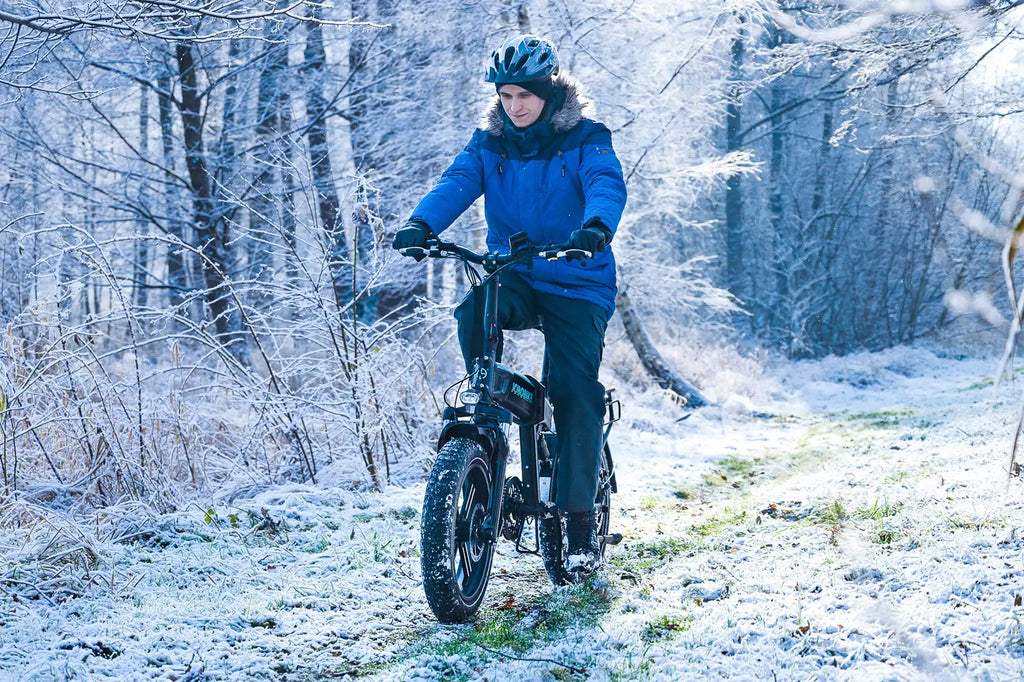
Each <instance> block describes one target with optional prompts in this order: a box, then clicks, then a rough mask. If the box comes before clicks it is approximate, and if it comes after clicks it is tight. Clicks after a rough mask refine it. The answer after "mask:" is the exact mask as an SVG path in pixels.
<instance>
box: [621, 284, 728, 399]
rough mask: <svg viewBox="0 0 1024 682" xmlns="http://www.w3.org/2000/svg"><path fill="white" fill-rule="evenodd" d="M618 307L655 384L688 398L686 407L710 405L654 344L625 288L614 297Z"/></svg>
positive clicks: (623, 323) (628, 334) (630, 339)
mask: <svg viewBox="0 0 1024 682" xmlns="http://www.w3.org/2000/svg"><path fill="white" fill-rule="evenodd" d="M615 309H616V310H617V311H618V312H619V315H621V316H622V326H624V327H625V328H626V336H628V337H629V341H630V343H632V344H633V348H634V349H635V350H636V354H637V355H639V356H640V362H641V363H642V364H643V366H644V369H646V370H647V373H648V374H650V375H651V378H652V379H654V381H655V383H657V384H658V386H661V387H662V388H664V389H668V390H670V391H672V392H673V393H675V394H676V395H678V396H679V397H680V398H682V399H683V400H684V401H686V406H687V407H705V406H707V405H709V404H710V403H709V402H708V399H707V398H705V397H704V395H703V394H702V393H701V392H700V391H699V390H697V388H696V387H694V386H693V384H691V383H690V382H689V381H687V380H686V379H684V378H683V377H681V376H679V374H678V373H677V372H676V371H675V370H674V369H672V367H670V366H669V364H668V363H667V362H665V359H664V358H662V357H661V353H659V352H658V349H657V348H655V347H654V344H653V343H651V339H650V338H649V337H648V336H647V332H645V331H644V327H643V323H642V322H641V321H640V318H639V317H638V316H637V314H636V310H635V309H634V308H633V304H632V303H631V302H630V300H629V296H628V295H627V294H626V292H625V290H623V289H620V290H619V293H618V295H617V296H616V297H615Z"/></svg>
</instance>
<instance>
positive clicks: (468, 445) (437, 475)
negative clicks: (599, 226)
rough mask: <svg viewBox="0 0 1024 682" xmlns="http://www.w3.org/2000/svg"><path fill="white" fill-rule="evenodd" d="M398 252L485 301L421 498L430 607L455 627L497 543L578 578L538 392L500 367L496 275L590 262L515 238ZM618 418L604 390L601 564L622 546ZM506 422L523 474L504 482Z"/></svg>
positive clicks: (476, 604) (552, 437)
mask: <svg viewBox="0 0 1024 682" xmlns="http://www.w3.org/2000/svg"><path fill="white" fill-rule="evenodd" d="M401 253H402V254H403V255H406V256H411V257H413V258H416V259H417V260H422V259H423V258H424V257H431V258H454V259H457V260H460V261H462V263H463V265H464V266H465V268H466V271H467V274H468V275H469V278H470V281H471V282H472V284H473V288H474V291H475V293H476V295H478V296H482V300H483V301H484V305H483V307H482V310H480V311H479V312H478V314H477V315H476V319H474V324H475V325H476V328H477V329H478V330H480V332H481V333H482V335H481V337H480V338H482V340H483V344H482V346H483V347H482V349H478V351H477V354H476V355H475V357H473V359H472V361H471V362H470V367H471V371H470V373H469V375H468V376H467V377H466V378H465V379H463V380H462V382H460V383H459V384H457V385H456V386H457V387H463V386H466V384H467V382H468V388H467V389H466V390H464V391H462V392H461V393H460V392H459V391H457V390H456V391H455V393H456V394H457V395H456V398H455V399H453V400H450V401H449V400H448V394H447V393H446V398H445V403H446V405H447V406H446V408H445V410H444V413H443V426H442V429H441V435H440V438H439V439H438V443H437V449H438V455H437V459H436V460H435V462H434V466H433V469H432V470H431V473H430V479H429V480H428V482H427V488H426V494H425V495H424V499H423V518H422V524H421V538H420V548H421V568H422V573H423V589H424V592H425V593H426V596H427V602H428V603H429V604H430V608H431V609H432V610H433V612H434V615H436V616H437V618H438V620H440V621H441V622H445V623H462V622H465V621H466V620H467V619H468V618H469V617H471V616H472V615H473V614H474V613H476V611H477V609H479V608H480V604H481V602H482V601H483V597H484V592H485V590H486V589H487V582H488V580H489V578H490V573H491V561H492V559H493V557H494V549H495V545H496V543H497V540H498V538H499V537H502V538H505V539H506V540H509V541H511V542H514V543H515V549H516V551H517V552H521V553H524V554H539V555H540V556H541V558H542V559H543V562H544V568H545V569H546V571H547V573H548V577H549V578H550V579H551V581H552V582H553V583H554V584H555V585H564V584H566V583H569V582H571V581H573V580H574V578H575V575H574V574H573V573H572V572H570V571H569V570H567V569H566V566H565V558H566V543H565V541H564V538H565V514H563V513H562V512H560V511H559V509H558V508H557V507H556V506H555V504H554V500H555V481H556V473H557V470H558V462H557V459H556V452H557V447H556V446H557V438H558V436H557V435H556V434H555V432H554V430H553V428H552V426H553V422H552V419H551V409H550V405H549V403H548V401H547V397H546V396H547V391H546V388H545V385H544V384H543V383H542V382H540V381H538V380H537V379H535V378H533V377H531V376H528V375H525V374H520V373H518V372H515V371H514V370H512V369H510V368H508V367H506V366H505V365H502V364H501V363H500V350H499V347H500V338H501V336H500V334H501V330H500V329H499V328H498V317H497V311H498V289H499V286H498V274H499V273H500V272H501V271H502V270H504V269H506V268H508V267H510V266H512V265H514V264H516V263H528V262H530V261H532V259H534V258H544V259H549V260H553V259H556V258H564V257H566V256H574V257H575V256H579V257H586V258H592V257H593V254H591V253H589V252H586V251H581V250H570V249H567V248H566V247H565V246H564V245H552V246H535V245H533V244H531V243H530V242H529V240H528V239H527V238H526V235H525V233H520V234H517V235H513V236H512V238H511V240H510V251H509V253H476V252H474V251H471V250H469V249H467V248H465V247H462V246H459V245H457V244H453V243H448V242H442V241H440V240H437V239H431V240H430V241H428V243H427V247H426V248H419V247H411V248H406V249H402V250H401ZM473 265H479V266H482V267H483V269H484V271H485V272H486V273H487V274H486V275H485V276H484V277H483V278H482V279H481V277H480V273H479V272H477V270H476V269H475V268H474V267H473ZM478 300H480V299H478ZM619 415H620V405H619V401H618V400H616V399H614V398H613V397H612V391H610V390H609V391H607V392H606V393H605V423H604V432H603V438H602V453H601V460H600V463H601V469H600V474H599V477H598V486H597V495H596V498H595V500H594V511H595V512H596V517H597V537H598V541H599V543H600V547H601V554H602V556H603V555H604V551H605V547H606V546H607V545H613V544H618V543H619V542H621V540H622V535H620V534H618V533H615V534H610V533H609V523H610V520H611V494H612V493H614V492H616V482H615V468H614V464H613V463H612V456H611V450H610V449H609V448H608V434H609V432H610V431H611V427H612V424H614V423H615V422H616V421H618V419H619ZM513 424H515V425H517V426H518V427H519V449H520V453H519V454H520V461H521V465H522V476H521V477H518V476H510V477H508V478H506V476H505V469H506V465H507V462H508V459H509V454H510V453H509V437H508V436H509V433H510V431H511V428H512V425H513ZM528 529H530V530H532V532H527V530H528ZM531 540H532V543H531Z"/></svg>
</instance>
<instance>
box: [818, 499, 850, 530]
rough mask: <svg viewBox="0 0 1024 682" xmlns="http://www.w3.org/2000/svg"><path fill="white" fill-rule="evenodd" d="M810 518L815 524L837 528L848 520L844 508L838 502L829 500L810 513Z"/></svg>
mask: <svg viewBox="0 0 1024 682" xmlns="http://www.w3.org/2000/svg"><path fill="white" fill-rule="evenodd" d="M811 518H812V519H814V521H815V522H817V523H822V524H825V525H827V526H838V525H840V524H841V523H843V522H844V521H846V519H847V518H848V514H847V513H846V508H845V507H843V503H842V502H841V501H840V500H831V501H829V502H827V503H825V504H824V505H822V506H821V507H818V508H817V509H815V510H814V511H813V512H812V513H811Z"/></svg>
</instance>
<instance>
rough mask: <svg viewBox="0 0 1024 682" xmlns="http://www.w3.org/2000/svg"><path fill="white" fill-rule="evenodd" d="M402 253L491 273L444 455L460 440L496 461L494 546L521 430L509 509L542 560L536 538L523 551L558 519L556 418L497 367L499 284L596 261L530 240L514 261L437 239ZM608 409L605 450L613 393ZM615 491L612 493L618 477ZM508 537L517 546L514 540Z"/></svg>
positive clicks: (522, 240) (536, 394)
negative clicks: (511, 274)
mask: <svg viewBox="0 0 1024 682" xmlns="http://www.w3.org/2000/svg"><path fill="white" fill-rule="evenodd" d="M403 253H404V254H406V255H411V256H415V257H420V258H422V257H425V256H428V255H429V256H432V257H445V256H446V255H449V256H452V257H455V258H458V259H461V260H462V261H463V262H465V263H473V264H477V265H481V266H483V268H484V270H485V271H486V272H487V274H486V276H484V277H483V278H482V279H481V280H480V281H478V282H477V283H475V284H474V285H473V290H474V292H475V294H476V297H475V298H476V300H477V301H479V300H481V298H482V300H483V306H482V310H476V311H474V317H475V319H474V325H475V327H476V328H477V329H479V330H481V331H482V332H483V334H482V338H481V339H479V343H478V344H477V345H478V347H476V348H472V349H471V352H472V353H473V356H472V359H471V361H470V373H469V389H468V390H466V391H464V392H463V393H462V395H461V396H460V397H461V400H462V405H456V406H453V407H448V408H446V409H445V410H444V414H443V421H444V426H443V427H442V430H441V435H440V437H439V438H438V444H437V447H438V450H440V449H441V447H443V446H444V444H445V443H446V442H447V441H449V440H451V439H452V438H455V437H469V438H473V439H475V440H477V441H478V442H480V443H481V444H482V445H483V446H484V447H485V448H486V449H487V451H488V452H491V453H492V456H493V457H494V461H493V462H492V471H493V472H494V479H493V483H492V485H493V489H492V491H491V492H492V495H491V500H492V501H493V502H492V506H491V511H490V515H489V518H488V519H487V521H486V522H485V524H484V525H485V529H486V531H487V542H489V543H492V544H493V543H495V542H496V541H497V538H498V535H499V534H502V531H503V528H502V522H503V520H505V519H506V514H505V513H504V512H505V511H506V510H505V509H504V505H505V503H506V497H507V496H506V494H505V492H506V491H505V486H506V480H505V471H506V467H507V460H508V452H509V446H508V440H507V437H506V435H505V429H506V428H507V427H509V426H511V425H512V424H513V423H515V424H517V425H518V426H519V444H520V461H521V466H522V479H521V481H520V483H521V485H522V489H521V491H520V492H519V493H518V495H517V496H518V497H519V498H520V499H513V500H511V502H510V504H512V505H514V508H513V509H511V510H510V511H511V512H512V513H511V516H509V517H508V518H509V519H512V520H514V521H515V522H516V528H515V529H514V536H515V537H514V539H515V541H516V549H517V551H520V552H526V553H534V554H535V553H538V549H537V544H536V541H537V534H536V533H535V534H534V539H535V544H534V549H532V550H529V549H524V548H523V547H522V546H521V540H522V534H523V528H524V527H525V524H526V520H527V519H531V518H532V519H534V520H536V519H538V518H546V517H548V515H550V514H551V513H552V512H553V511H554V503H553V501H552V500H553V498H554V492H555V490H554V488H555V486H554V474H555V472H554V470H553V469H554V464H555V459H554V452H553V451H552V447H551V446H550V442H551V441H552V440H553V438H554V437H555V436H554V433H553V432H552V431H551V429H550V428H549V424H550V423H551V414H550V410H549V409H548V404H547V400H546V397H547V396H546V388H545V386H544V384H543V383H541V382H540V381H537V379H535V378H533V377H531V376H529V375H525V374H520V373H517V372H515V371H513V370H512V369H510V368H508V367H506V366H504V365H502V364H501V363H500V362H499V359H498V349H499V342H500V338H501V329H500V328H499V325H498V303H499V301H498V296H499V286H498V276H499V274H500V273H501V272H502V271H503V270H504V269H505V268H507V267H509V266H511V265H514V264H516V263H523V262H528V261H530V260H531V259H533V258H537V257H539V258H549V259H554V258H562V257H565V256H569V255H579V256H582V257H585V258H592V257H593V254H591V253H588V252H586V251H578V252H577V253H575V254H574V253H573V251H572V250H568V249H566V248H565V247H564V246H563V245H552V246H543V247H537V246H534V245H532V244H530V243H529V241H528V239H527V238H526V235H525V234H518V235H513V236H512V238H511V239H510V251H509V253H508V254H495V253H487V254H478V253H475V252H473V251H470V250H468V249H466V248H464V247H461V246H458V245H456V244H451V243H446V242H442V241H440V240H436V239H435V240H432V241H431V242H430V243H428V248H427V249H415V248H413V249H407V250H405V251H403ZM481 294H482V297H481ZM605 402H606V405H607V414H608V417H609V420H608V422H607V423H606V425H605V429H604V432H603V438H602V444H601V446H602V448H604V446H605V443H607V440H608V434H609V431H610V429H611V425H612V424H613V423H614V422H615V421H617V420H618V401H617V400H613V399H612V398H611V395H610V393H609V394H608V395H606V397H605ZM542 476H543V477H550V478H551V483H550V486H549V488H548V489H547V491H545V492H546V493H547V494H545V495H542V494H541V490H540V480H541V478H542ZM612 486H613V490H614V487H615V484H614V473H613V474H612ZM512 497H516V496H512ZM542 498H544V499H542ZM505 537H508V538H509V539H513V538H512V537H510V536H509V535H506V536H505Z"/></svg>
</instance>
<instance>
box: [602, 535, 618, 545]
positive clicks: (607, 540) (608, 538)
mask: <svg viewBox="0 0 1024 682" xmlns="http://www.w3.org/2000/svg"><path fill="white" fill-rule="evenodd" d="M601 539H602V540H604V544H606V545H617V544H619V543H620V542H622V533H612V534H611V535H602V536H601Z"/></svg>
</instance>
